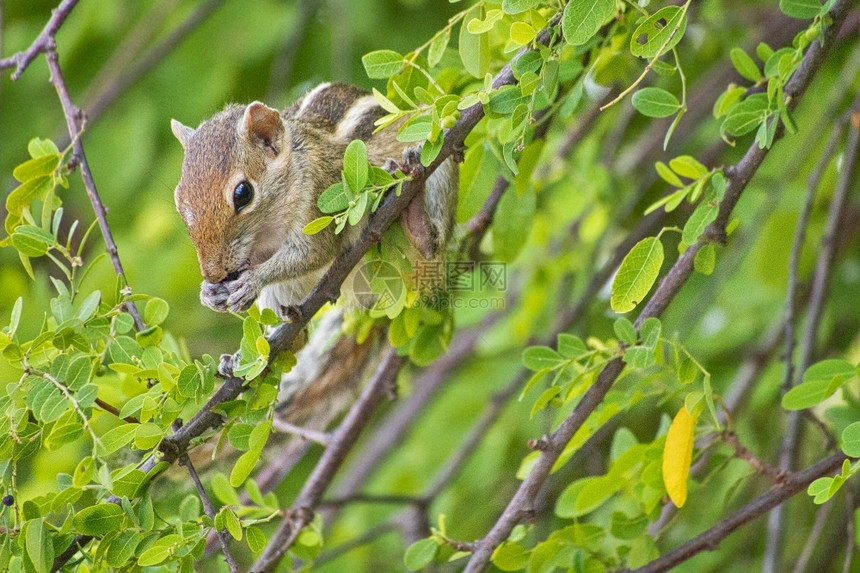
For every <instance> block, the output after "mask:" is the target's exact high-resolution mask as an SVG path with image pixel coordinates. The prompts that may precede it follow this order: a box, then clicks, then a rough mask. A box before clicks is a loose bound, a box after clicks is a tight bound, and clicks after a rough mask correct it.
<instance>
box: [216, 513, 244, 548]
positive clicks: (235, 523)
mask: <svg viewBox="0 0 860 573" xmlns="http://www.w3.org/2000/svg"><path fill="white" fill-rule="evenodd" d="M221 513H222V514H223V515H224V526H225V527H226V528H227V532H228V533H229V534H230V537H232V538H233V539H235V540H236V541H242V524H241V523H239V518H238V517H236V514H235V513H233V510H232V509H230V508H229V507H225V508H223V509H222V510H221Z"/></svg>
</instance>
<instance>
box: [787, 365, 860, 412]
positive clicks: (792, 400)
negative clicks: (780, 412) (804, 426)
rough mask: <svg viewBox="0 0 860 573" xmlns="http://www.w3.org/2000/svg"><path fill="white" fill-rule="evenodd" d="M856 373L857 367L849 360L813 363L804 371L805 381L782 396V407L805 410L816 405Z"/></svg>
mask: <svg viewBox="0 0 860 573" xmlns="http://www.w3.org/2000/svg"><path fill="white" fill-rule="evenodd" d="M856 374H857V369H856V368H855V367H854V366H853V365H852V364H851V363H850V362H848V361H847V360H839V359H832V360H822V361H821V362H818V363H816V364H813V365H812V366H810V367H809V368H808V369H807V370H806V372H804V373H803V382H802V383H801V384H798V385H797V386H795V387H794V388H792V389H791V390H789V391H788V392H786V393H785V396H783V397H782V407H783V408H785V409H786V410H804V409H806V408H810V407H812V406H815V405H816V404H819V403H821V402H823V401H824V400H825V399H827V398H828V397H830V396H831V395H832V394H833V393H834V392H836V390H837V389H839V388H840V387H841V386H842V384H843V383H845V382H846V381H847V380H849V379H851V378H853V377H854V376H856Z"/></svg>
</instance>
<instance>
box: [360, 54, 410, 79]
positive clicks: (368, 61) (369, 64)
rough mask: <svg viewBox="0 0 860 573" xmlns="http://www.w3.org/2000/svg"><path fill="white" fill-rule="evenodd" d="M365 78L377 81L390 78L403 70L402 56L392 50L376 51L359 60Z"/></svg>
mask: <svg viewBox="0 0 860 573" xmlns="http://www.w3.org/2000/svg"><path fill="white" fill-rule="evenodd" d="M361 63H362V64H364V70H365V71H366V72H367V77H369V78H371V79H374V80H379V79H385V78H390V77H391V76H393V75H394V74H396V73H397V72H399V71H400V70H401V69H402V68H403V56H401V55H400V54H398V53H397V52H395V51H393V50H376V51H375V52H370V53H369V54H365V55H364V56H363V57H362V58H361Z"/></svg>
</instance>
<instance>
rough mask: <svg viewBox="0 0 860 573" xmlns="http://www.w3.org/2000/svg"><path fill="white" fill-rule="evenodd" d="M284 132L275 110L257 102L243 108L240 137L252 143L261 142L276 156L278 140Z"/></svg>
mask: <svg viewBox="0 0 860 573" xmlns="http://www.w3.org/2000/svg"><path fill="white" fill-rule="evenodd" d="M283 131H284V123H283V121H282V120H281V114H280V113H278V111H277V110H274V109H272V108H270V107H268V106H267V105H265V104H262V103H260V102H258V101H255V102H254V103H252V104H250V105H248V107H246V108H245V115H244V116H243V117H242V121H241V123H240V124H239V133H241V134H242V137H244V138H245V139H248V140H249V141H253V142H257V141H259V142H261V143H262V144H263V145H265V146H266V147H268V148H270V149H271V150H272V151H274V152H275V155H277V154H278V153H279V152H280V150H279V148H278V147H279V145H278V144H279V141H278V140H279V139H280V136H281V134H282V133H283Z"/></svg>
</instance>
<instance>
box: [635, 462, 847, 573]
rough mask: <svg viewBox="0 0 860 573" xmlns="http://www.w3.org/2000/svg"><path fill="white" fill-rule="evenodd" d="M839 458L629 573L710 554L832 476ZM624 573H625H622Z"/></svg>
mask: <svg viewBox="0 0 860 573" xmlns="http://www.w3.org/2000/svg"><path fill="white" fill-rule="evenodd" d="M844 459H845V456H844V455H843V454H834V455H832V456H830V457H828V458H825V459H823V460H821V461H820V462H818V463H817V464H815V465H813V466H811V467H809V468H806V469H804V470H801V471H798V472H794V473H791V474H788V475H787V476H786V479H785V485H783V486H774V487H773V488H771V489H770V490H768V491H767V493H764V494H763V495H761V496H759V497H757V498H755V499H754V500H752V501H751V502H749V503H748V504H746V505H745V506H743V507H742V508H741V509H739V510H737V511H736V512H735V513H733V514H732V515H730V516H729V517H727V518H725V519H723V520H722V521H720V522H719V523H717V524H716V525H714V526H712V527H711V528H709V529H708V530H706V531H705V532H703V533H701V534H699V535H697V536H696V537H694V538H693V539H690V540H689V541H687V542H686V543H684V544H682V545H680V546H679V547H676V548H675V549H673V550H671V551H669V552H667V553H665V554H664V555H662V556H661V557H659V558H658V559H655V560H654V561H652V562H650V563H648V564H647V565H645V566H643V567H640V568H639V569H635V570H633V571H630V572H629V573H660V572H662V571H668V570H670V569H671V568H672V567H675V566H676V565H678V564H679V563H683V562H684V561H686V560H687V559H690V558H691V557H693V556H694V555H697V554H699V553H701V552H702V551H713V550H715V549H716V548H717V547H719V544H720V542H721V541H722V540H723V539H725V538H726V537H728V536H729V535H730V534H731V533H733V532H734V531H736V530H737V529H738V528H739V527H741V526H742V525H744V524H746V523H748V522H750V521H752V520H753V519H755V518H756V517H758V516H760V515H762V514H763V513H765V512H766V511H767V510H769V509H771V508H774V507H776V506H778V505H780V504H781V503H783V502H784V501H786V500H787V499H789V498H790V497H792V496H793V495H795V494H797V493H799V492H801V491H803V490H805V489H806V487H807V486H808V485H809V484H811V483H812V482H813V481H815V480H816V479H818V478H820V477H823V476H825V475H827V474H829V473H832V472H834V471H836V470H837V468H839V466H840V465H842V461H843V460H844ZM625 573H628V572H625Z"/></svg>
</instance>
